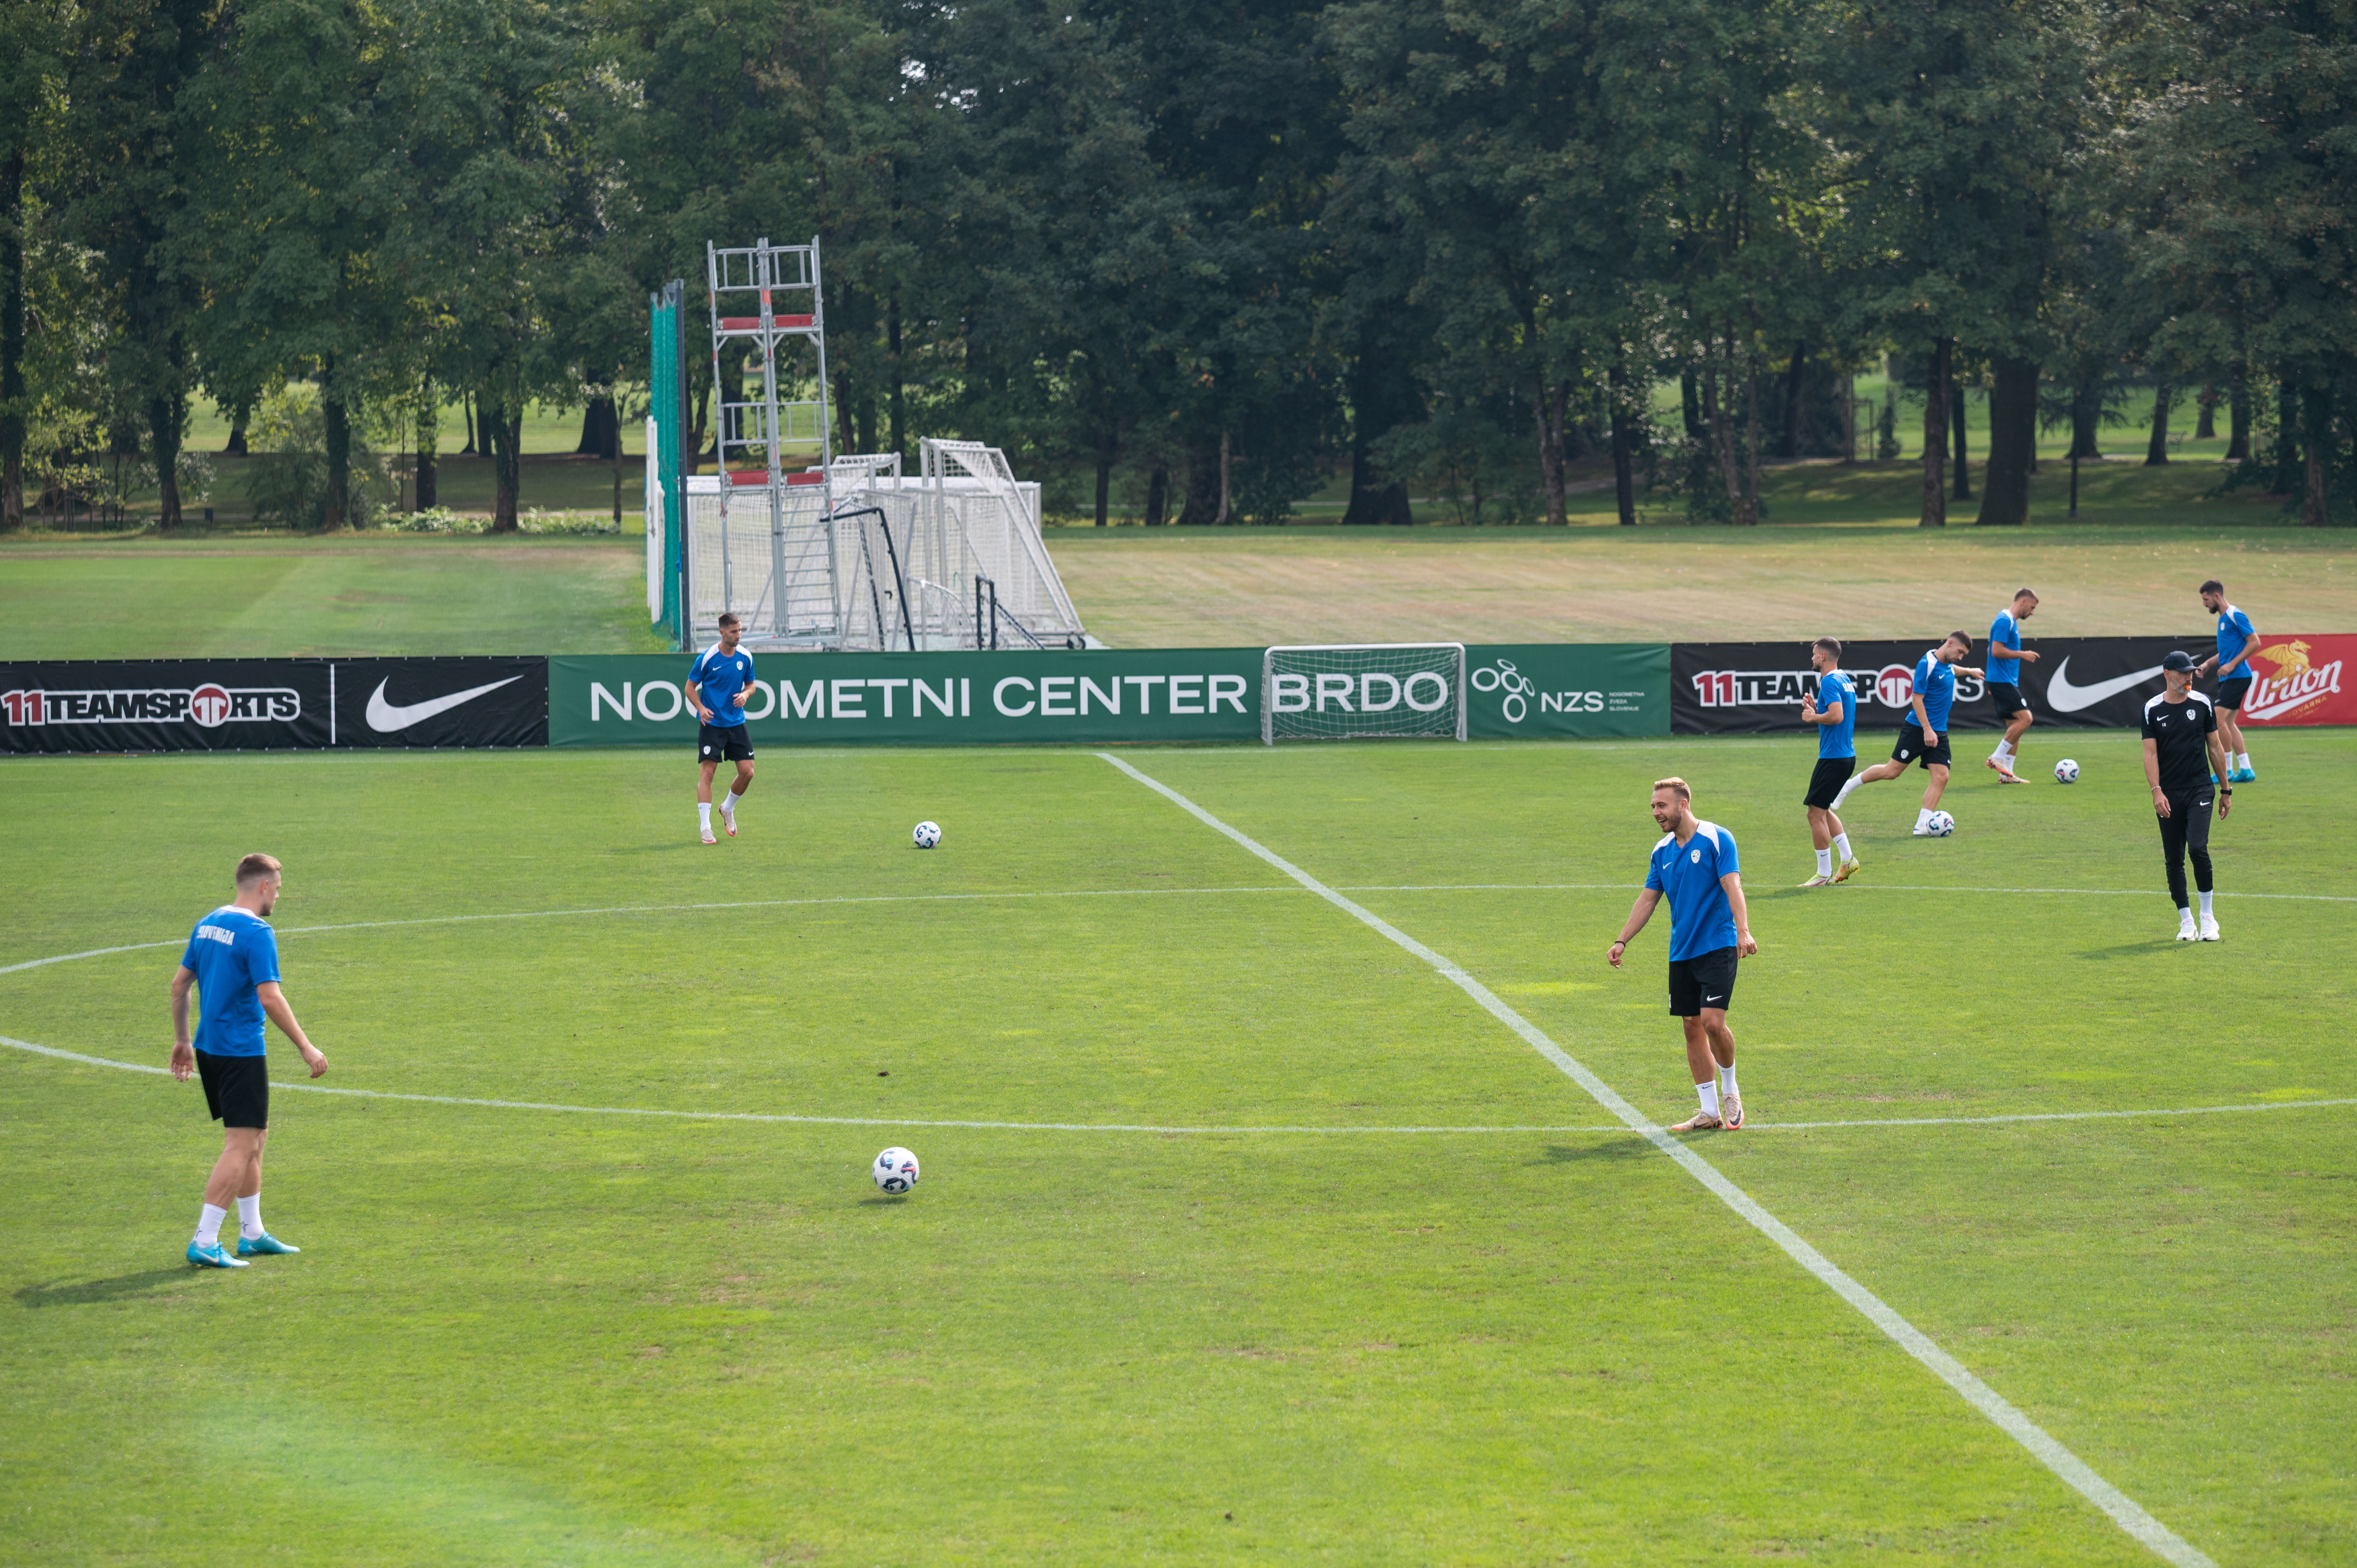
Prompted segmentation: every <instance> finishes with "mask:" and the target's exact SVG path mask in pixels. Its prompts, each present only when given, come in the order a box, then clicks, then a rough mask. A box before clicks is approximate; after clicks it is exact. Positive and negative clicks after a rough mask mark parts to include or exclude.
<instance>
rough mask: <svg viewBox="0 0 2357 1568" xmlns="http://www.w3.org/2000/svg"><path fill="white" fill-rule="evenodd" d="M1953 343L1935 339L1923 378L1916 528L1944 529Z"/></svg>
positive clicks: (1945, 524)
mask: <svg viewBox="0 0 2357 1568" xmlns="http://www.w3.org/2000/svg"><path fill="white" fill-rule="evenodd" d="M1954 346H1955V340H1954V339H1953V338H1933V339H1932V352H1931V355H1930V357H1929V359H1928V360H1926V361H1925V367H1924V371H1925V373H1924V376H1923V515H1922V516H1921V518H1919V519H1918V520H1917V521H1916V526H1917V527H1918V528H1945V527H1947V526H1948V476H1947V474H1946V472H1945V469H1946V467H1947V465H1946V462H1945V459H1946V457H1947V456H1948V357H1949V355H1950V354H1951V352H1953V349H1954Z"/></svg>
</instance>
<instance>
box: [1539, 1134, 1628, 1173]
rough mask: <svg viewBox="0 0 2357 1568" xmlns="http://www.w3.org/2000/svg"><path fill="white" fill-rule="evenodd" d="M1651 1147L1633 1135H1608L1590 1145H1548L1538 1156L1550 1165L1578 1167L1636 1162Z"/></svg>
mask: <svg viewBox="0 0 2357 1568" xmlns="http://www.w3.org/2000/svg"><path fill="white" fill-rule="evenodd" d="M1652 1152H1653V1146H1652V1144H1648V1143H1647V1142H1645V1140H1644V1139H1642V1138H1640V1137H1638V1136H1637V1135H1636V1134H1635V1133H1606V1134H1604V1135H1603V1136H1601V1137H1599V1138H1598V1139H1597V1141H1596V1142H1595V1143H1592V1144H1548V1145H1547V1146H1546V1149H1545V1151H1544V1154H1543V1155H1541V1156H1540V1157H1541V1158H1542V1159H1544V1161H1545V1162H1546V1163H1547V1164H1548V1165H1578V1164H1580V1163H1582V1162H1584V1161H1588V1160H1637V1159H1642V1158H1644V1157H1645V1156H1646V1155H1650V1154H1652Z"/></svg>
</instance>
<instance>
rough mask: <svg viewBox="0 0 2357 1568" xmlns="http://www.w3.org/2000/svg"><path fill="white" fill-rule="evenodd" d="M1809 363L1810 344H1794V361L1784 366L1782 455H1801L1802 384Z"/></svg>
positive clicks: (1779, 451) (1780, 445)
mask: <svg viewBox="0 0 2357 1568" xmlns="http://www.w3.org/2000/svg"><path fill="white" fill-rule="evenodd" d="M1808 363H1809V346H1808V345H1807V344H1806V343H1795V344H1793V345H1792V363H1791V364H1789V365H1787V366H1785V367H1784V434H1783V438H1782V440H1781V442H1780V443H1779V444H1778V450H1777V456H1781V457H1786V458H1792V457H1797V456H1800V455H1801V386H1802V382H1803V378H1804V377H1805V376H1806V375H1807V373H1808Z"/></svg>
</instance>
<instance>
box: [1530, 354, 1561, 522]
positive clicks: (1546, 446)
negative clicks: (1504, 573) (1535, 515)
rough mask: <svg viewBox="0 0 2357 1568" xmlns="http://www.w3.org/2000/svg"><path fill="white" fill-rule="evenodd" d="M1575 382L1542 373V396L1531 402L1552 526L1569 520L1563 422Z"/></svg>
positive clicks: (1539, 390) (1541, 483) (1542, 480)
mask: <svg viewBox="0 0 2357 1568" xmlns="http://www.w3.org/2000/svg"><path fill="white" fill-rule="evenodd" d="M1570 404H1571V383H1570V382H1569V381H1555V382H1552V383H1550V382H1549V381H1547V379H1546V376H1545V375H1544V373H1542V374H1541V375H1540V377H1539V384H1538V396H1537V397H1536V398H1535V399H1534V400H1533V402H1532V403H1531V418H1532V421H1533V422H1534V424H1537V426H1538V436H1539V483H1540V485H1541V487H1542V488H1543V489H1544V491H1545V494H1546V521H1547V526H1548V527H1550V528H1561V527H1563V526H1564V525H1565V523H1566V522H1567V521H1569V519H1568V518H1567V517H1566V515H1565V512H1564V455H1563V424H1564V420H1565V419H1566V417H1567V416H1568V414H1569V413H1570Z"/></svg>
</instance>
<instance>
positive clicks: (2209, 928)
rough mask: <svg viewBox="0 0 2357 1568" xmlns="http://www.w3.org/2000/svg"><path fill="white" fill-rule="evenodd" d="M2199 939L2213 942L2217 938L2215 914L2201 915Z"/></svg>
mask: <svg viewBox="0 0 2357 1568" xmlns="http://www.w3.org/2000/svg"><path fill="white" fill-rule="evenodd" d="M2201 940H2203V941H2205V942H2214V941H2216V940H2218V917H2217V916H2215V915H2204V916H2202V917H2201Z"/></svg>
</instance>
